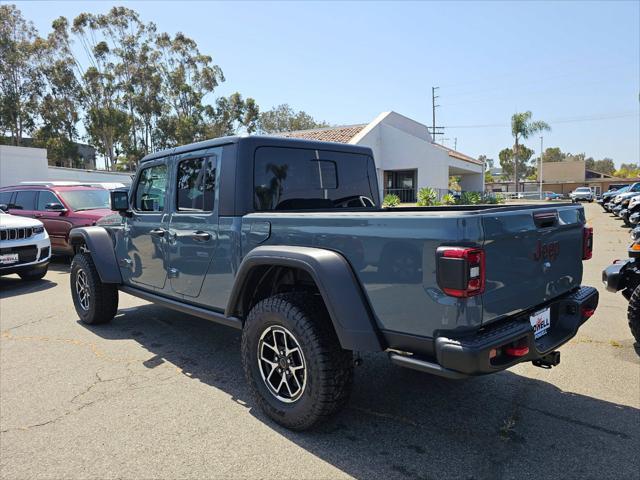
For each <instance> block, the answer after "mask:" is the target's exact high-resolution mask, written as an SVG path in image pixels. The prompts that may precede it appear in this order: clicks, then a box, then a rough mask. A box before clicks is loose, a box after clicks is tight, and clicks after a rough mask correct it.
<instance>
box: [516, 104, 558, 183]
mask: <svg viewBox="0 0 640 480" xmlns="http://www.w3.org/2000/svg"><path fill="white" fill-rule="evenodd" d="M531 117H532V114H531V112H530V111H526V112H520V113H514V114H513V116H512V117H511V135H513V138H514V140H515V142H514V145H513V158H514V160H515V161H514V164H513V165H514V180H515V182H516V192H517V191H518V161H517V160H518V158H519V156H521V155H522V152H521V149H520V148H519V145H520V140H527V139H528V138H530V137H532V136H533V135H535V134H537V133H540V132H542V131H544V130H551V127H550V126H549V125H548V124H547V123H546V122H543V121H539V120H538V121H531Z"/></svg>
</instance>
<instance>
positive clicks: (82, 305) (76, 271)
mask: <svg viewBox="0 0 640 480" xmlns="http://www.w3.org/2000/svg"><path fill="white" fill-rule="evenodd" d="M70 279H71V297H72V298H73V305H74V306H75V307H76V313H77V314H78V316H79V317H80V320H82V322H84V323H87V324H89V325H95V324H99V323H107V322H110V321H111V320H112V319H113V317H114V316H115V314H116V312H117V311H118V289H117V287H116V286H115V285H113V284H110V283H102V281H101V280H100V275H99V274H98V271H97V270H96V266H95V265H94V263H93V260H92V258H91V255H90V254H88V253H78V254H76V255H75V256H74V257H73V261H72V262H71V275H70Z"/></svg>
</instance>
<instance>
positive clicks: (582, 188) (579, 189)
mask: <svg viewBox="0 0 640 480" xmlns="http://www.w3.org/2000/svg"><path fill="white" fill-rule="evenodd" d="M590 191H591V189H590V188H589V187H580V188H576V192H590Z"/></svg>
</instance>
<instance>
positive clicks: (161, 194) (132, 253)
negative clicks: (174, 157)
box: [123, 159, 169, 289]
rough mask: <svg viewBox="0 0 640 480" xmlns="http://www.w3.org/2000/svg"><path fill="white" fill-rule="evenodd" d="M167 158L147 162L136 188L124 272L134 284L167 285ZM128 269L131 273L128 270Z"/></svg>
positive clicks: (127, 224)
mask: <svg viewBox="0 0 640 480" xmlns="http://www.w3.org/2000/svg"><path fill="white" fill-rule="evenodd" d="M168 184H169V178H168V168H167V160H166V159H162V160H157V161H153V162H150V163H149V164H145V165H144V167H143V168H142V170H141V171H140V173H139V175H138V177H137V183H136V185H135V186H134V189H133V198H132V202H131V203H132V213H131V216H130V217H129V218H127V220H126V223H125V227H124V229H125V235H126V244H127V257H128V258H127V259H126V262H127V263H128V265H126V266H125V268H124V269H123V270H124V271H123V274H124V275H125V276H127V277H128V279H129V280H130V281H131V282H132V283H138V284H141V285H144V286H149V287H154V288H158V289H161V288H164V284H165V282H166V279H167V268H166V267H167V265H166V241H167V239H166V234H167V221H166V220H167V214H166V209H165V207H166V203H167V201H166V198H167V186H168ZM125 272H128V274H127V273H125Z"/></svg>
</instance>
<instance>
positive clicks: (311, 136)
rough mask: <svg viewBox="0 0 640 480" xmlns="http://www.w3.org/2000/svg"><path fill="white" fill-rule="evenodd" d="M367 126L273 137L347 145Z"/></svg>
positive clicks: (326, 129)
mask: <svg viewBox="0 0 640 480" xmlns="http://www.w3.org/2000/svg"><path fill="white" fill-rule="evenodd" d="M367 125H368V124H367V123H363V124H361V125H348V126H341V127H329V128H316V129H312V130H296V131H293V132H279V133H274V135H275V136H278V137H287V138H306V139H308V140H319V141H322V142H336V143H349V141H350V140H351V139H352V138H353V137H355V136H356V135H357V134H358V133H360V132H361V131H362V130H363V129H364V127H366V126H367Z"/></svg>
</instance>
